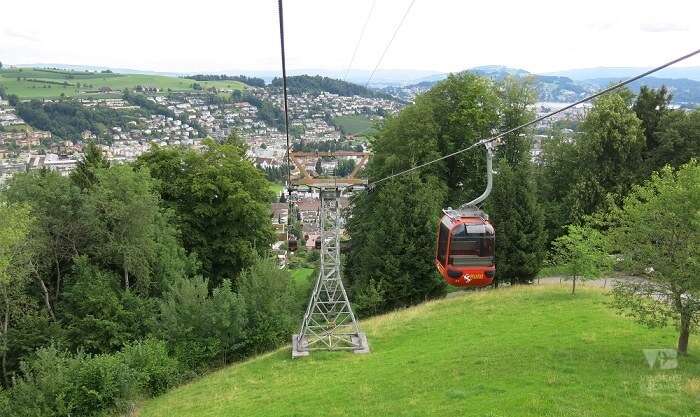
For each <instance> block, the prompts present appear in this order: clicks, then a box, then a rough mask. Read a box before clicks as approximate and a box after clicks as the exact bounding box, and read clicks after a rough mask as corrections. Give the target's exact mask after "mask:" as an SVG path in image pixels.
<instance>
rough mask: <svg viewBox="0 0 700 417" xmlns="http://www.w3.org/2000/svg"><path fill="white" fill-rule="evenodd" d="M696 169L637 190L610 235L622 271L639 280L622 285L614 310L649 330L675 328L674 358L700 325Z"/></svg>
mask: <svg viewBox="0 0 700 417" xmlns="http://www.w3.org/2000/svg"><path fill="white" fill-rule="evenodd" d="M698 213H700V165H698V162H697V161H696V160H693V161H691V162H690V163H688V164H686V165H683V166H682V167H680V168H679V169H678V170H676V171H674V170H673V169H672V168H670V167H666V168H664V169H663V170H661V171H660V172H658V173H654V174H653V175H652V177H651V179H650V180H649V181H647V182H645V183H644V184H643V185H641V186H637V187H635V188H634V190H633V191H632V192H631V193H630V195H629V196H627V198H625V200H624V205H623V207H622V208H621V209H618V210H614V211H613V213H612V215H613V218H614V219H616V220H617V225H616V226H614V227H612V228H611V230H610V231H609V236H610V239H611V241H612V242H613V244H614V248H615V249H617V250H618V251H619V253H620V258H621V262H622V265H623V267H624V268H625V269H626V270H627V271H629V272H631V273H634V274H637V275H638V276H640V277H642V278H641V279H639V280H632V281H620V282H618V283H617V284H616V286H615V288H614V291H613V300H614V302H613V305H615V306H616V307H617V308H618V309H620V310H621V311H623V312H624V313H626V314H627V315H629V316H631V317H634V318H635V319H637V320H638V321H639V322H641V323H644V324H647V325H649V326H665V325H667V324H668V323H669V322H674V323H675V324H676V325H677V326H678V329H679V336H678V352H679V353H681V354H686V353H687V352H688V340H689V338H690V334H691V333H692V332H693V331H697V329H698V324H699V322H700V262H698V260H699V259H700V217H699V215H698Z"/></svg>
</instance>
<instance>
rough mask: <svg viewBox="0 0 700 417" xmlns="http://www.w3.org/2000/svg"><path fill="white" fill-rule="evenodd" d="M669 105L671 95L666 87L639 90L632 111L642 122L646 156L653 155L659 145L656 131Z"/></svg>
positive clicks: (643, 87)
mask: <svg viewBox="0 0 700 417" xmlns="http://www.w3.org/2000/svg"><path fill="white" fill-rule="evenodd" d="M670 103H671V94H670V93H669V92H668V90H667V89H666V86H662V87H661V88H659V89H658V90H655V89H653V88H649V87H647V86H645V85H643V86H642V87H641V88H640V89H639V95H637V99H636V100H635V102H634V105H633V106H632V110H634V113H635V114H636V115H637V117H638V118H639V120H641V121H642V127H643V129H644V137H645V139H646V154H647V155H649V154H651V153H653V152H654V149H656V147H657V146H658V144H659V140H658V134H657V130H658V127H659V123H660V122H661V119H662V118H663V117H664V115H665V114H666V113H668V111H669V108H668V105H669V104H670Z"/></svg>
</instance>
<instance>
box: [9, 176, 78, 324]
mask: <svg viewBox="0 0 700 417" xmlns="http://www.w3.org/2000/svg"><path fill="white" fill-rule="evenodd" d="M4 195H5V197H6V198H7V200H8V201H10V202H12V203H16V204H20V203H21V204H27V205H29V206H30V207H31V210H32V214H33V216H34V218H35V219H36V221H35V222H33V224H32V228H31V231H30V235H29V239H28V244H29V245H30V246H31V254H32V256H31V258H30V260H29V265H30V267H31V272H32V277H33V278H34V280H35V281H36V283H37V289H38V290H39V291H40V293H41V294H42V298H43V302H44V305H45V306H46V309H47V312H48V314H49V315H50V316H52V317H53V316H54V314H53V310H54V305H55V304H57V303H58V302H59V300H60V297H61V292H62V290H63V286H64V284H65V275H66V273H67V272H68V271H70V270H71V268H72V266H73V258H74V257H77V256H79V255H81V254H83V253H84V251H85V250H86V247H87V242H88V228H87V227H86V224H87V222H86V217H85V215H84V210H83V200H84V196H83V195H81V192H80V189H79V188H78V187H77V186H75V185H74V184H73V183H72V182H71V181H70V180H69V179H68V178H66V177H62V176H61V175H59V174H58V173H56V172H52V171H46V170H40V171H32V172H28V173H18V174H16V175H15V176H14V177H13V178H12V179H11V180H10V181H9V182H8V184H7V187H6V188H5V190H4Z"/></svg>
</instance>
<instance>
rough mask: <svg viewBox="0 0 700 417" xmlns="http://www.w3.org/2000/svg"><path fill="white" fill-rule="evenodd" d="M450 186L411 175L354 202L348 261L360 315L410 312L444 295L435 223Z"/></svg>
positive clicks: (348, 274)
mask: <svg viewBox="0 0 700 417" xmlns="http://www.w3.org/2000/svg"><path fill="white" fill-rule="evenodd" d="M444 198H445V192H444V187H443V186H441V185H440V182H439V181H438V180H437V179H436V178H435V177H429V178H427V179H426V180H422V179H421V178H420V176H419V175H418V174H411V175H406V176H404V177H401V178H400V179H397V180H394V181H390V182H389V183H386V184H383V185H382V186H381V188H379V189H377V190H376V191H374V192H372V193H369V194H359V195H358V196H357V197H356V198H355V199H354V209H353V216H352V217H351V218H350V220H349V224H348V230H349V232H350V235H351V236H352V239H353V250H352V251H351V252H350V254H349V255H348V258H347V268H346V271H347V276H348V280H349V282H350V289H351V291H352V300H353V302H354V303H355V304H356V308H357V310H358V313H359V314H376V313H379V312H383V311H387V310H390V309H393V308H397V307H405V306H408V305H412V304H416V303H419V302H422V301H425V300H426V299H428V298H432V297H436V296H439V295H442V294H443V293H444V284H443V283H442V281H441V280H440V277H439V275H438V274H437V272H436V271H435V266H434V265H433V263H432V260H433V259H434V258H435V222H436V219H438V218H439V214H440V209H441V208H442V204H441V202H442V201H443V200H444Z"/></svg>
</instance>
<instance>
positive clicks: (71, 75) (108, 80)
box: [0, 68, 246, 98]
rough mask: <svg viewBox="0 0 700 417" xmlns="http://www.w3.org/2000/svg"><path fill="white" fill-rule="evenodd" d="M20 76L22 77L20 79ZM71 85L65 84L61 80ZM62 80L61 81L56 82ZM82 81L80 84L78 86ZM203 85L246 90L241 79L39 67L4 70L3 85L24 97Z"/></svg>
mask: <svg viewBox="0 0 700 417" xmlns="http://www.w3.org/2000/svg"><path fill="white" fill-rule="evenodd" d="M18 78H19V79H18ZM64 82H65V83H67V84H68V85H61V84H60V83H64ZM56 83H58V84H56ZM78 83H80V87H78ZM194 83H198V84H199V85H201V86H202V88H205V89H206V88H209V87H216V88H218V89H220V90H243V89H245V88H246V86H245V84H243V83H240V82H238V81H194V80H189V79H184V78H177V77H166V76H162V75H138V74H136V75H132V74H102V73H91V72H78V71H55V70H45V69H36V68H22V69H21V71H20V69H4V70H0V85H2V86H3V87H4V88H5V89H6V90H7V93H8V94H16V95H17V96H18V97H20V98H42V97H46V98H49V97H58V96H60V95H61V94H64V95H66V96H75V95H81V96H82V95H90V94H95V93H96V92H97V91H99V90H100V89H101V88H103V87H106V88H110V89H112V90H113V91H115V92H116V93H119V92H120V91H121V90H123V89H124V88H129V89H133V88H135V87H136V86H137V85H141V86H144V87H155V88H159V89H161V91H163V90H168V89H171V90H173V91H193V90H192V84H194Z"/></svg>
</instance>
